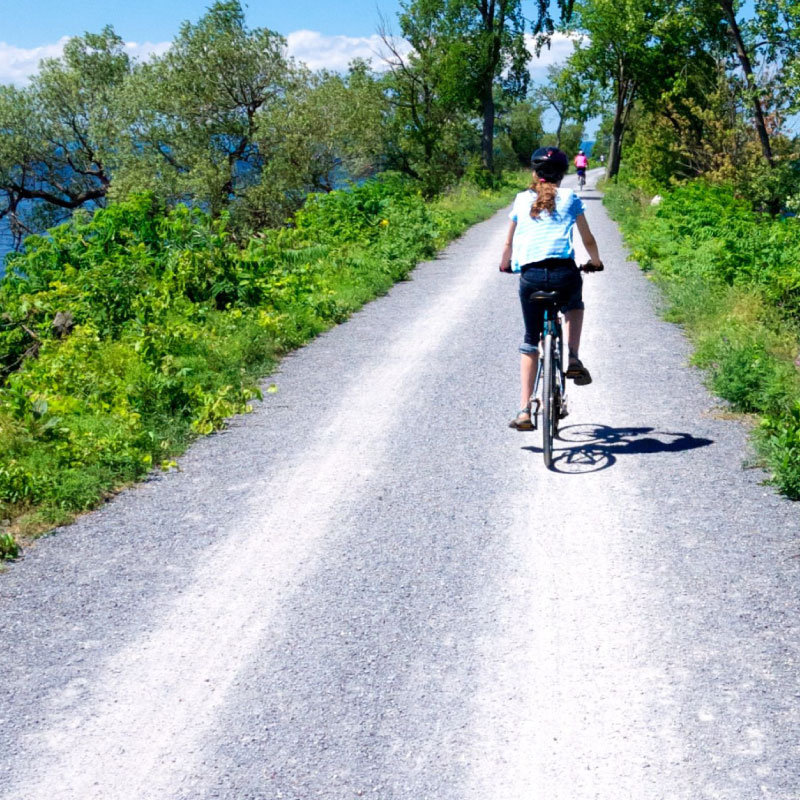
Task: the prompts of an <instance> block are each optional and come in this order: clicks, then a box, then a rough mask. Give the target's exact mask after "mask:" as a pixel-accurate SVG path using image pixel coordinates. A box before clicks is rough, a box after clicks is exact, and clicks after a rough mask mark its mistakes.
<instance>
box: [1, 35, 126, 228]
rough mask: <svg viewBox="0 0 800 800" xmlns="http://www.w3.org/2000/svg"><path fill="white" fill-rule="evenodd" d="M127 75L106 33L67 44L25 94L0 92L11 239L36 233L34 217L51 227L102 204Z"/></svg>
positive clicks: (119, 46) (118, 43)
mask: <svg viewBox="0 0 800 800" xmlns="http://www.w3.org/2000/svg"><path fill="white" fill-rule="evenodd" d="M130 70H131V64H130V60H129V58H128V55H127V54H126V52H125V49H124V43H123V41H122V39H121V38H120V37H119V36H117V35H116V34H115V33H114V31H113V30H112V29H111V28H110V27H106V28H104V29H103V31H102V32H101V33H99V34H91V33H87V34H85V35H84V36H76V37H73V38H72V39H70V40H69V41H68V42H67V44H66V45H65V46H64V54H63V56H62V57H61V58H60V59H46V60H44V61H43V62H42V63H41V65H40V68H39V72H38V74H37V75H35V76H34V77H33V79H32V81H31V83H30V85H29V86H27V87H25V88H23V89H16V88H14V87H13V86H2V87H0V129H2V131H3V136H2V137H0V194H1V195H2V201H1V202H0V217H3V216H6V215H7V216H8V217H9V221H10V222H11V227H12V232H14V233H15V234H19V233H20V232H21V231H23V230H28V229H30V227H34V228H35V229H37V230H40V229H41V228H40V227H38V224H39V222H40V221H39V220H37V219H36V216H35V215H36V213H38V214H43V215H46V216H48V217H49V219H50V221H51V222H52V221H53V220H54V218H58V219H64V218H65V216H67V215H68V214H69V212H70V211H71V209H74V208H79V207H81V206H82V205H84V204H87V203H94V202H98V201H101V200H102V199H103V198H104V197H105V195H106V192H107V190H108V182H109V179H110V173H109V169H108V165H107V163H106V156H107V155H108V154H109V152H110V151H111V150H112V149H113V143H114V140H115V136H114V127H115V124H114V117H115V113H116V107H115V97H116V93H117V91H118V90H119V87H120V86H121V85H122V84H123V82H124V81H125V79H126V78H127V76H128V75H129V74H130ZM33 199H35V200H36V201H37V203H38V205H36V206H34V207H33V208H34V213H33V214H32V212H31V207H30V204H29V202H28V204H26V201H31V200H33Z"/></svg>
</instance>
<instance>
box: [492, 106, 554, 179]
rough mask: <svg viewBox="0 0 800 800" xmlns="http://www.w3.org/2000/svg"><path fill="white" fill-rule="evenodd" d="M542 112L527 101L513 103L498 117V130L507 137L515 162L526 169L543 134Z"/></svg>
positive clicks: (540, 107) (540, 108)
mask: <svg viewBox="0 0 800 800" xmlns="http://www.w3.org/2000/svg"><path fill="white" fill-rule="evenodd" d="M542 111H543V108H542V106H540V105H539V104H537V103H535V102H534V101H533V100H530V99H528V100H520V101H518V102H516V103H513V104H512V105H511V106H510V107H509V109H508V110H507V111H503V112H502V113H501V114H500V115H499V125H498V127H499V129H500V130H501V131H504V132H505V133H506V135H507V136H508V138H509V140H510V143H511V147H512V149H513V151H514V155H515V156H516V158H517V161H518V162H519V163H520V164H524V165H525V166H526V167H528V166H530V163H531V153H533V151H534V150H535V149H536V148H537V147H539V146H540V143H541V140H542V136H543V134H544V128H543V127H542Z"/></svg>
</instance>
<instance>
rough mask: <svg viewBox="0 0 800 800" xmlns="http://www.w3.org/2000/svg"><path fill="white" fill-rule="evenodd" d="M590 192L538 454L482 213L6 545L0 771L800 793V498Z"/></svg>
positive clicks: (202, 780)
mask: <svg viewBox="0 0 800 800" xmlns="http://www.w3.org/2000/svg"><path fill="white" fill-rule="evenodd" d="M590 186H591V176H590ZM585 198H586V204H587V208H588V212H587V213H588V216H589V220H590V223H591V225H592V228H593V230H594V232H595V234H596V235H597V238H598V240H599V242H600V249H601V255H602V256H603V258H604V260H605V263H606V266H607V271H606V272H605V273H603V274H601V275H592V276H587V278H586V281H585V295H586V299H587V309H588V311H587V323H586V330H585V339H584V347H583V350H582V356H583V358H584V361H585V362H586V364H587V365H588V366H589V367H590V369H591V371H592V374H593V376H594V378H595V382H594V383H593V384H592V385H591V386H588V387H574V388H571V390H570V407H571V415H570V417H569V419H568V420H566V427H565V430H564V439H563V440H562V441H561V442H559V443H558V449H557V452H556V456H557V459H556V463H555V466H556V470H555V471H552V472H548V471H547V470H545V469H544V466H543V464H542V457H541V449H540V443H541V439H540V435H539V434H538V433H531V434H521V433H518V432H516V431H513V430H510V429H509V428H507V427H506V423H507V420H508V419H509V418H510V416H511V415H512V414H513V413H514V411H515V410H516V397H517V383H516V381H517V359H518V356H517V352H516V346H517V343H518V341H519V338H520V319H519V316H520V315H519V311H518V307H517V305H518V301H517V298H516V293H515V287H516V281H515V279H513V278H510V277H508V276H504V275H501V274H500V273H498V272H497V269H496V264H497V261H498V258H499V253H500V250H501V244H502V241H503V237H504V235H505V228H506V224H507V221H506V218H505V213H501V214H498V215H497V216H496V217H495V218H493V219H492V220H489V221H487V222H485V223H483V224H481V225H478V226H476V227H475V228H473V229H472V230H471V231H469V233H468V234H467V235H466V236H464V237H463V238H462V239H461V240H459V241H458V242H456V243H454V244H453V245H452V246H451V247H450V248H449V249H448V250H447V251H446V252H445V253H443V254H442V255H441V256H440V257H439V258H438V259H437V260H436V261H433V262H430V263H427V264H424V265H422V266H420V267H419V269H418V270H417V271H416V272H415V273H414V276H413V280H412V281H409V282H407V283H404V284H400V285H398V286H396V287H395V288H394V289H393V290H392V291H391V292H390V294H389V296H388V297H386V298H383V299H381V300H378V301H376V302H375V303H372V304H371V305H369V306H368V307H367V308H365V309H364V310H363V311H362V312H360V313H359V314H357V315H355V317H354V318H353V319H352V320H350V321H349V322H348V323H346V324H345V325H342V326H340V327H339V328H337V329H335V330H332V331H330V332H329V333H328V334H326V335H324V336H322V337H320V338H319V339H318V340H317V341H315V342H314V343H312V344H311V345H310V346H308V347H306V348H304V349H303V350H301V351H299V352H298V353H296V354H295V355H292V356H290V357H288V358H287V359H285V361H284V363H283V364H282V366H281V369H280V371H279V372H278V373H277V375H275V376H273V378H272V379H271V380H274V381H275V382H276V383H277V385H278V387H279V391H278V393H277V394H274V395H266V399H265V401H264V402H263V403H262V404H260V405H259V407H258V408H257V410H256V412H255V413H254V414H252V415H249V416H246V417H241V418H238V419H236V420H234V421H233V423H232V425H231V427H230V428H229V429H228V430H227V431H226V432H224V433H222V434H219V435H215V436H212V437H209V438H207V439H204V440H202V441H199V442H197V443H196V445H195V446H194V447H193V448H192V449H191V451H190V452H189V453H188V454H187V455H186V456H185V457H184V458H183V459H182V460H181V471H180V472H173V473H171V474H168V475H160V476H156V477H153V478H152V479H151V480H150V481H149V482H147V483H145V484H142V485H141V486H139V487H137V488H136V489H133V490H130V491H127V492H124V493H123V494H121V495H120V496H118V497H117V498H115V499H114V500H113V501H112V502H110V503H109V504H107V505H106V506H105V507H104V508H103V509H101V510H100V511H98V512H96V513H94V514H91V515H89V516H86V517H85V518H83V519H81V520H80V521H78V522H77V523H76V524H74V525H72V526H70V527H69V528H67V529H64V530H62V531H59V532H58V534H57V535H56V536H52V537H48V538H45V539H43V540H40V541H39V542H38V543H37V544H36V546H34V547H32V548H30V549H29V550H28V552H27V554H26V557H25V559H24V560H23V561H21V562H19V563H18V564H15V565H14V566H12V567H11V569H10V570H9V571H8V572H7V573H6V574H4V575H2V576H0V603H1V604H2V614H3V617H2V619H3V623H2V628H1V629H0V675H2V678H1V679H0V798H2V800H12V798H13V800H45V799H46V800H150V799H151V798H152V800H173V798H174V799H175V800H178V799H181V800H183V799H185V800H210V798H225V800H256V799H259V800H273V799H276V798H292V799H293V800H294V799H296V800H310V798H335V799H336V800H340V799H344V798H351V797H371V798H376V800H389V799H390V798H391V799H392V800H395V799H397V800H399V799H400V798H403V799H404V800H426V799H428V798H429V799H430V800H487V799H488V798H491V800H521V798H532V799H535V800H628V798H630V800H698V799H699V798H709V799H711V798H713V799H714V800H756V798H768V799H769V800H798V798H800V677H799V673H798V658H799V657H800V653H798V642H800V637H799V636H798V634H799V633H800V630H798V629H799V628H800V613H798V612H800V590H799V589H798V587H799V586H800V581H799V580H798V579H799V578H800V535H799V534H800V525H798V521H799V520H800V506H798V505H794V504H792V503H790V502H788V501H785V500H783V499H781V498H778V497H776V496H775V495H774V493H773V492H772V491H771V490H770V489H769V488H766V487H764V486H763V479H764V475H763V474H762V473H761V472H759V471H758V470H753V469H743V467H742V464H743V462H745V461H746V460H747V458H748V452H749V451H748V445H747V442H746V431H745V430H744V428H743V426H742V425H741V424H740V423H738V422H736V421H732V420H730V419H726V418H725V415H724V414H722V413H719V412H718V410H717V408H716V402H715V400H714V399H713V398H711V397H710V396H709V395H708V394H707V392H706V391H705V389H704V388H703V385H702V383H701V380H700V376H699V375H698V374H697V373H696V372H695V371H694V370H693V369H692V368H690V367H688V366H687V358H688V347H687V344H686V342H685V341H684V339H683V337H682V335H681V332H680V331H679V330H678V329H677V328H675V327H674V326H671V325H669V324H667V323H665V322H663V321H661V320H660V319H659V318H658V317H657V315H656V313H655V312H654V306H655V304H656V296H655V293H654V291H653V289H652V287H651V286H650V284H649V283H648V282H647V280H646V279H645V278H644V277H643V275H642V274H641V273H640V272H639V271H638V269H637V268H636V266H635V265H633V264H628V263H626V260H625V254H624V250H623V248H622V246H621V242H620V238H619V235H618V233H617V229H616V226H615V225H614V224H613V223H611V222H610V221H609V220H608V218H607V217H606V215H605V212H604V210H603V208H602V205H601V203H600V202H599V200H600V198H599V195H598V194H597V193H596V192H595V191H593V190H589V191H587V192H586V193H585Z"/></svg>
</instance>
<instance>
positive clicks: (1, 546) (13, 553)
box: [0, 533, 21, 561]
mask: <svg viewBox="0 0 800 800" xmlns="http://www.w3.org/2000/svg"><path fill="white" fill-rule="evenodd" d="M20 552H21V551H20V546H19V545H18V544H17V540H16V539H15V538H14V537H13V536H12V535H11V534H10V533H0V561H13V560H14V559H15V558H19V554H20Z"/></svg>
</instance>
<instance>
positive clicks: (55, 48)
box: [0, 0, 572, 85]
mask: <svg viewBox="0 0 800 800" xmlns="http://www.w3.org/2000/svg"><path fill="white" fill-rule="evenodd" d="M209 4H210V2H209V0H161V1H160V2H159V1H158V0H126V1H125V2H121V1H120V0H28V3H21V2H18V1H17V2H9V0H0V21H1V22H0V83H14V84H17V85H21V84H24V83H25V82H26V80H27V79H28V77H29V76H30V75H31V74H32V73H33V72H34V71H35V69H36V66H37V64H38V63H39V61H40V60H41V59H42V58H46V57H54V56H58V55H59V54H60V52H61V48H62V47H63V44H64V41H65V40H66V38H68V37H70V36H76V35H80V34H82V33H84V32H86V31H98V30H100V29H101V28H102V27H103V26H104V25H109V24H110V25H112V26H113V28H114V30H115V31H116V32H117V33H118V34H119V35H120V36H121V37H122V38H123V39H124V40H125V42H126V43H128V46H129V49H130V52H131V54H132V55H134V56H136V57H139V58H146V57H147V56H148V55H149V54H151V53H159V52H163V50H164V49H166V47H167V46H168V44H169V42H170V41H171V40H172V39H173V38H174V37H175V35H176V34H177V32H178V30H179V28H180V26H181V23H182V22H183V21H185V20H187V19H188V20H191V21H196V20H197V19H198V18H199V17H201V16H202V15H203V13H204V12H205V10H206V9H207V7H208V6H209ZM399 9H400V3H399V0H346V2H339V3H330V2H327V3H325V2H322V0H284V2H277V1H276V0H251V2H250V3H249V4H248V5H247V6H246V7H245V13H246V16H247V23H248V25H249V26H250V27H251V28H256V27H266V28H271V29H272V30H275V31H278V33H281V34H283V35H284V36H285V37H287V40H288V48H289V53H290V54H291V55H292V56H294V57H295V58H298V59H300V60H302V61H305V62H306V63H307V64H308V65H309V66H310V67H311V68H312V69H318V68H322V67H326V68H329V69H344V68H346V66H347V63H348V62H349V61H350V60H352V58H354V57H362V58H372V60H373V64H374V65H376V66H380V63H381V62H380V59H379V58H378V57H377V56H376V51H377V50H379V49H380V41H379V39H378V36H377V29H378V26H379V24H380V21H381V16H383V18H384V19H385V20H386V21H387V22H388V24H389V29H390V31H392V30H393V31H394V32H396V31H397V21H396V20H397V12H398V10H399ZM571 50H572V46H571V44H570V43H569V42H568V41H563V40H562V41H559V42H556V43H555V45H554V47H553V49H552V50H551V51H549V52H547V51H546V52H545V53H543V57H542V59H541V60H540V61H539V62H536V63H533V64H532V65H531V71H532V73H533V75H534V78H543V77H544V74H545V70H546V66H547V64H549V63H551V62H553V61H559V60H563V59H564V58H565V57H566V56H567V55H568V54H569V53H570V52H571Z"/></svg>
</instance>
